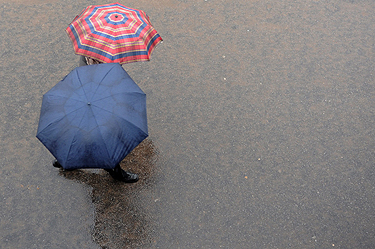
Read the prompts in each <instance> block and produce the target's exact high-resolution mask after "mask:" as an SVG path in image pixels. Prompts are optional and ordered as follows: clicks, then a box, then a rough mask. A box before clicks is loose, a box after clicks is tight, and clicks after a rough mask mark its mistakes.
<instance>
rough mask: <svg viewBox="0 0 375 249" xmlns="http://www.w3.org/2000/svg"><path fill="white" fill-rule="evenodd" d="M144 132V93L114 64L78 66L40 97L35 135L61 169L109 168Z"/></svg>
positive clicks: (137, 141)
mask: <svg viewBox="0 0 375 249" xmlns="http://www.w3.org/2000/svg"><path fill="white" fill-rule="evenodd" d="M147 136H148V128H147V115H146V94H145V93H144V92H143V91H142V90H141V89H140V88H139V87H138V86H137V84H136V83H135V82H134V81H133V80H132V79H131V78H130V76H129V75H128V74H127V73H126V71H125V70H124V69H123V68H122V67H121V65H120V64H117V63H106V64H98V65H91V66H83V67H78V68H76V69H74V70H73V71H71V72H70V73H69V74H68V75H67V76H66V77H65V78H64V79H63V80H62V81H60V82H59V83H57V84H56V85H55V86H54V87H53V88H52V89H51V90H49V91H48V92H47V93H46V94H44V96H43V101H42V107H41V113H40V119H39V126H38V131H37V138H38V139H39V140H40V141H41V142H42V143H43V144H44V146H45V147H46V148H47V149H48V150H49V151H50V152H51V153H52V155H53V156H54V157H55V158H56V159H57V161H58V162H59V163H60V164H61V165H62V167H63V168H64V169H79V168H103V169H112V168H114V167H115V166H116V164H118V163H119V162H121V160H122V159H124V157H125V156H126V155H127V154H129V153H130V152H131V151H132V150H133V149H134V148H135V147H136V146H137V145H138V144H139V143H141V142H142V141H143V140H144V139H145V138H146V137H147Z"/></svg>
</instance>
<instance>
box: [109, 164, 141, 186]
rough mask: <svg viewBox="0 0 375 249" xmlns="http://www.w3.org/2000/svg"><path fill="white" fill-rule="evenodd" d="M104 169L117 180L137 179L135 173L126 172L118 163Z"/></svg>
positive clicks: (128, 181) (128, 180) (131, 181)
mask: <svg viewBox="0 0 375 249" xmlns="http://www.w3.org/2000/svg"><path fill="white" fill-rule="evenodd" d="M106 171H107V172H108V173H109V174H110V175H111V176H112V177H113V179H116V180H118V181H122V182H126V183H134V182H137V181H138V180H139V177H138V175H137V174H134V173H130V172H126V171H125V170H123V169H122V168H121V167H120V165H119V164H117V165H116V167H115V168H114V169H106Z"/></svg>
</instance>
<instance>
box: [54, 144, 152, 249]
mask: <svg viewBox="0 0 375 249" xmlns="http://www.w3.org/2000/svg"><path fill="white" fill-rule="evenodd" d="M156 160H157V152H156V149H155V147H154V145H153V143H152V141H151V140H150V139H145V140H144V141H143V142H142V143H141V144H139V145H138V146H137V147H136V148H135V149H134V150H133V151H132V152H131V153H130V154H128V155H127V156H126V157H125V159H124V160H123V161H121V163H120V165H121V167H122V168H123V169H125V170H130V171H133V172H136V173H137V174H138V175H139V177H140V179H139V181H138V182H137V183H134V184H128V183H123V182H120V181H116V180H114V179H113V178H112V177H110V175H109V174H108V173H107V172H105V171H104V170H97V169H95V170H89V169H83V170H73V171H64V170H60V172H59V174H60V175H61V176H64V177H65V178H67V179H70V180H74V181H77V182H80V183H85V184H87V185H89V186H90V187H91V188H92V194H91V197H92V202H93V204H94V205H95V209H96V213H95V225H94V229H93V231H92V235H93V238H94V241H95V242H96V243H98V244H99V245H100V246H101V247H102V248H138V247H142V246H145V245H148V244H151V243H152V231H153V230H154V229H153V226H154V222H153V219H152V216H151V214H150V213H149V211H148V210H147V207H146V206H145V204H144V202H143V201H142V200H140V198H142V193H143V192H145V190H146V189H148V188H149V187H150V185H152V182H153V177H154V175H155V166H154V165H155V163H156ZM141 192H142V193H141Z"/></svg>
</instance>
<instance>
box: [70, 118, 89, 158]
mask: <svg viewBox="0 0 375 249" xmlns="http://www.w3.org/2000/svg"><path fill="white" fill-rule="evenodd" d="M86 113H87V111H86V112H85V113H84V114H83V115H82V118H81V121H80V122H79V125H78V127H80V126H81V123H82V121H83V118H84V117H85V114H86ZM78 131H79V130H77V131H76V133H75V134H74V136H73V138H72V140H73V139H74V138H75V137H76V136H77V134H78ZM72 146H73V144H72V143H71V142H70V147H69V150H68V153H67V154H66V159H65V160H66V161H67V160H68V158H69V154H70V151H71V150H72Z"/></svg>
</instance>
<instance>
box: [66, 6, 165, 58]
mask: <svg viewBox="0 0 375 249" xmlns="http://www.w3.org/2000/svg"><path fill="white" fill-rule="evenodd" d="M66 32H67V33H68V36H69V37H70V39H71V40H72V42H73V47H74V51H75V53H76V54H79V55H84V56H87V57H91V58H94V59H97V60H99V61H101V62H105V63H111V62H115V63H120V64H124V63H129V62H135V61H145V60H150V56H151V53H152V51H153V50H154V48H155V46H156V45H157V44H158V43H159V42H161V41H162V38H161V37H160V35H159V34H158V33H157V32H156V30H155V29H154V28H153V27H152V25H151V22H150V19H149V17H148V16H147V15H146V13H145V12H144V11H142V10H137V9H132V8H129V7H126V6H124V5H122V4H119V3H113V4H106V5H91V6H88V7H87V8H86V9H84V10H83V11H82V12H81V14H80V15H78V16H77V17H76V18H75V19H74V20H73V22H72V23H71V24H70V25H69V26H68V28H67V29H66Z"/></svg>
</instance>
